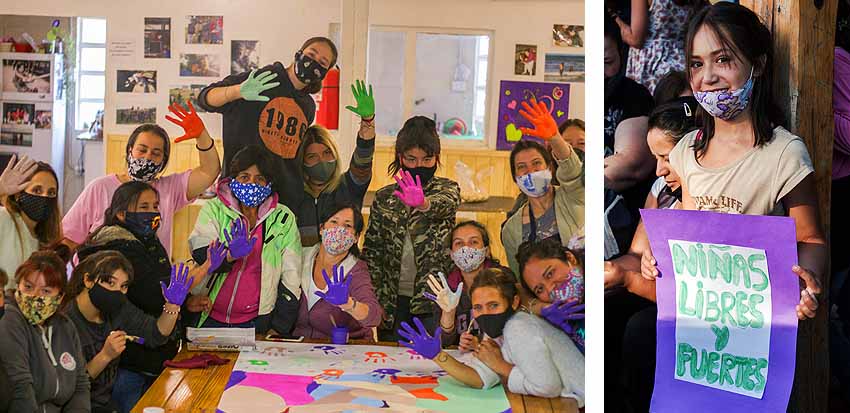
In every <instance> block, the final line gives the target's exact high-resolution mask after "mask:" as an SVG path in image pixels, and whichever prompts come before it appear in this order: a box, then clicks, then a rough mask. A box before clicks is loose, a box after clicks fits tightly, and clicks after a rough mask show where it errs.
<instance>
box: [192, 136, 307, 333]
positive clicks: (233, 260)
mask: <svg viewBox="0 0 850 413" xmlns="http://www.w3.org/2000/svg"><path fill="white" fill-rule="evenodd" d="M228 171H229V175H228V177H227V178H225V179H222V180H221V181H219V183H218V189H217V191H216V192H217V196H216V198H214V199H211V200H210V201H209V202H207V203H206V204H205V205H204V207H203V208H201V211H200V212H199V213H198V219H197V221H195V228H194V230H193V231H192V234H191V235H190V236H189V246H190V247H191V248H192V251H193V252H192V256H193V257H194V258H195V261H197V262H203V263H208V262H209V261H210V260H207V258H206V257H207V256H208V255H210V256H216V257H220V256H222V255H221V254H217V253H216V254H214V253H210V252H209V251H208V248H209V247H208V246H209V245H210V244H211V243H214V244H213V247H212V249H216V245H215V243H219V244H221V246H222V247H223V248H225V249H224V250H223V257H224V258H223V265H221V266H220V267H219V268H218V269H217V271H215V272H210V276H208V277H205V279H203V280H202V281H201V282H200V283H198V288H197V289H196V290H195V291H193V294H194V295H195V296H196V297H197V298H195V297H193V298H191V300H192V301H193V302H192V303H190V304H191V305H192V306H195V305H196V303H195V302H194V301H197V305H198V306H199V307H201V309H202V310H203V314H201V319H200V320H199V321H198V324H197V325H198V326H203V327H255V328H256V330H257V332H258V333H265V332H267V331H269V330H270V329H273V330H274V332H278V333H281V334H288V333H289V332H290V331H291V330H292V326H293V324H294V323H295V318H296V316H297V308H298V307H297V305H298V297H299V296H300V295H301V282H300V280H299V276H298V274H299V271H300V270H301V240H300V239H299V235H298V227H297V225H296V220H295V215H294V214H293V213H292V211H290V210H289V208H287V207H286V206H284V205H282V204H279V203H278V197H277V194H275V193H274V192H273V191H272V184H273V182H272V181H271V180H270V178H269V177H270V176H272V172H271V168H270V167H269V161H268V155H267V152H266V150H265V149H264V148H262V147H260V146H259V145H250V146H248V147H246V148H244V149H242V150H241V151H239V152H238V153H237V154H236V156H234V157H233V159H232V160H231V163H230V167H229V169H228ZM220 259H221V258H215V259H214V260H212V261H219V260H220ZM219 262H221V261H219ZM217 264H218V262H216V263H214V264H213V267H216V266H217Z"/></svg>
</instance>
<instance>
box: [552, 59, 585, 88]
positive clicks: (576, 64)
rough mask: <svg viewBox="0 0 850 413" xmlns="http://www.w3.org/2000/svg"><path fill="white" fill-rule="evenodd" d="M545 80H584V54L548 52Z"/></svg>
mask: <svg viewBox="0 0 850 413" xmlns="http://www.w3.org/2000/svg"><path fill="white" fill-rule="evenodd" d="M543 80H545V81H547V82H584V56H582V55H569V54H561V53H546V63H545V64H544V65H543Z"/></svg>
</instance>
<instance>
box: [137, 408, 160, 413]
mask: <svg viewBox="0 0 850 413" xmlns="http://www.w3.org/2000/svg"><path fill="white" fill-rule="evenodd" d="M142 413H165V409H163V408H162V407H145V408H144V409H143V410H142Z"/></svg>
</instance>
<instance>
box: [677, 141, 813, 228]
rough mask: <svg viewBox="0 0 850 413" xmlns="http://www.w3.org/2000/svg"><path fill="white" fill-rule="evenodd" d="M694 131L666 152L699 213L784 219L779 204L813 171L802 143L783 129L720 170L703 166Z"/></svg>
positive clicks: (782, 210)
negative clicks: (724, 213) (699, 160)
mask: <svg viewBox="0 0 850 413" xmlns="http://www.w3.org/2000/svg"><path fill="white" fill-rule="evenodd" d="M697 133H698V131H694V132H691V133H689V134H687V135H685V137H684V138H682V140H680V141H679V143H678V144H677V145H676V147H675V148H673V151H672V152H670V164H671V165H672V166H673V169H674V170H675V171H676V172H678V174H679V177H681V179H682V182H683V183H684V184H685V186H686V187H687V190H688V192H689V193H690V195H691V197H692V198H693V199H694V202H695V203H696V209H697V210H699V211H714V212H726V213H733V214H748V215H784V209H783V208H782V204H781V203H780V200H781V199H782V197H784V196H785V195H787V194H788V193H789V192H791V190H792V189H794V187H796V186H797V184H799V183H800V181H802V180H803V178H805V177H806V176H807V175H809V174H810V173H812V172H814V168H812V160H811V158H809V152H808V151H807V150H806V145H805V144H804V143H803V140H802V139H800V138H799V137H798V136H795V135H793V134H791V132H788V131H787V130H785V129H784V128H782V127H777V128H776V129H774V130H773V139H771V140H770V142H768V143H766V144H764V145H763V146H760V147H754V148H752V149H751V150H750V151H749V152H748V153H747V154H746V155H744V156H743V157H741V159H739V160H737V161H735V162H733V163H731V164H729V165H726V166H724V167H722V168H704V167H702V166H701V165H700V164H699V163H698V162H697V160H696V154H695V153H694V150H693V148H692V147H693V144H694V141H695V140H696V138H697Z"/></svg>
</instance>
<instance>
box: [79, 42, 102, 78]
mask: <svg viewBox="0 0 850 413" xmlns="http://www.w3.org/2000/svg"><path fill="white" fill-rule="evenodd" d="M80 69H81V70H91V71H96V72H103V71H105V70H106V49H105V48H100V47H98V48H94V47H84V48H83V49H82V51H81V53H80Z"/></svg>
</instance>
